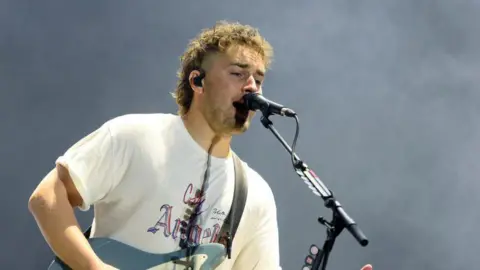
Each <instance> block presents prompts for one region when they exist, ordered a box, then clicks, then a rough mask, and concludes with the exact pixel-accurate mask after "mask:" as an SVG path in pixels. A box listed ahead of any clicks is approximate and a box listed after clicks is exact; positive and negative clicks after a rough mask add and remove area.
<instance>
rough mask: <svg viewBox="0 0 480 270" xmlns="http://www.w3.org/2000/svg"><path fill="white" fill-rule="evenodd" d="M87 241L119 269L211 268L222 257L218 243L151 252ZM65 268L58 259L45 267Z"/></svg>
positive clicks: (103, 240)
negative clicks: (188, 263)
mask: <svg viewBox="0 0 480 270" xmlns="http://www.w3.org/2000/svg"><path fill="white" fill-rule="evenodd" d="M88 241H89V243H90V245H91V246H92V248H93V250H94V251H95V253H96V254H97V255H98V256H99V257H100V259H102V261H103V262H105V263H107V264H109V265H111V266H113V267H115V268H117V269H121V270H130V269H132V270H146V269H151V270H153V269H155V270H157V269H159V270H160V269H162V270H163V269H169V270H180V269H182V270H183V269H194V270H197V269H198V270H211V269H215V268H216V267H217V266H218V265H220V264H221V263H222V262H223V260H224V259H225V257H226V252H225V247H224V246H223V245H222V244H218V243H210V244H202V245H198V246H195V247H191V248H186V249H182V250H178V251H174V252H170V253H164V254H154V253H148V252H144V251H141V250H139V249H136V248H134V247H131V246H129V245H126V244H123V243H121V242H119V241H116V240H113V239H110V238H90V239H88ZM188 260H189V261H188ZM187 262H190V267H191V268H188V267H187V266H188V265H187ZM192 262H193V263H192ZM66 269H71V268H70V267H68V266H67V265H65V264H64V263H63V262H61V261H59V260H54V261H53V262H52V263H51V264H50V266H49V267H48V270H66Z"/></svg>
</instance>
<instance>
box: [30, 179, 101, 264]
mask: <svg viewBox="0 0 480 270" xmlns="http://www.w3.org/2000/svg"><path fill="white" fill-rule="evenodd" d="M47 177H48V176H47ZM49 180H50V179H47V181H46V182H47V183H48V182H49ZM51 181H55V180H51ZM52 184H53V185H55V187H54V188H53V189H43V190H42V187H39V189H40V190H38V191H37V192H34V194H33V195H32V197H31V198H30V201H29V209H30V212H31V213H32V214H33V216H34V217H35V220H36V222H37V224H38V227H39V228H40V230H41V232H42V234H43V236H44V238H45V240H46V241H47V243H48V244H49V245H50V247H51V249H52V250H53V252H54V253H55V254H56V255H57V256H58V257H59V258H60V259H62V261H63V262H65V263H66V264H67V265H69V266H70V267H71V268H72V269H99V266H100V265H102V262H101V261H100V259H99V258H98V257H97V256H96V255H95V253H94V252H93V250H92V248H91V247H90V245H89V243H88V241H87V240H86V238H85V236H84V235H83V233H82V231H81V230H80V227H79V225H78V221H77V219H76V217H75V214H74V210H73V208H72V206H71V205H70V203H69V201H68V197H67V194H66V191H65V187H64V186H63V184H62V182H61V181H55V183H52Z"/></svg>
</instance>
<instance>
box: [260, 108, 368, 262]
mask: <svg viewBox="0 0 480 270" xmlns="http://www.w3.org/2000/svg"><path fill="white" fill-rule="evenodd" d="M262 113H263V116H262V117H261V119H260V121H261V123H262V124H263V126H264V127H265V128H267V129H269V130H270V131H271V132H272V133H273V135H275V137H276V138H277V139H278V140H279V141H280V143H281V144H282V145H283V146H284V147H285V149H286V150H287V152H289V153H290V154H291V155H292V156H293V157H294V160H295V161H294V169H295V172H296V173H297V174H298V176H299V177H300V178H302V179H303V180H304V181H305V183H306V184H307V185H308V186H309V188H310V189H311V190H312V191H313V193H314V194H315V195H317V196H320V197H321V198H322V199H323V201H324V206H325V207H327V208H328V209H331V210H332V220H331V221H327V220H326V219H324V218H323V217H319V218H318V222H319V223H320V224H322V225H324V226H325V227H326V228H327V236H326V239H325V242H324V244H323V248H322V249H321V250H319V253H318V254H317V255H316V256H315V258H314V260H313V262H312V264H311V267H310V269H314V270H318V269H322V270H325V269H326V267H327V262H328V258H329V255H330V252H331V251H332V249H333V245H334V243H335V240H336V238H337V236H338V235H340V233H341V232H342V231H343V229H345V228H346V229H347V230H348V231H349V232H350V233H351V234H352V235H353V237H354V238H355V239H356V240H357V241H358V242H359V243H360V245H361V246H366V245H368V239H367V238H366V237H365V235H364V234H363V232H362V231H361V230H360V228H358V226H357V224H356V223H355V221H354V220H353V219H352V218H351V217H350V216H349V215H348V214H347V213H346V212H345V210H344V209H343V208H342V205H341V204H340V203H339V202H338V201H337V200H336V199H335V197H334V196H333V192H332V191H331V190H329V189H328V188H327V187H326V186H325V184H324V183H323V182H322V181H321V180H320V178H319V177H318V176H317V175H316V173H315V172H314V171H313V170H312V169H310V168H309V167H308V166H307V164H306V163H305V162H303V161H302V160H301V159H300V158H299V157H298V156H297V155H296V154H295V153H293V152H292V148H291V147H290V146H289V145H288V143H287V142H286V141H285V140H284V139H283V138H282V136H281V135H280V134H279V133H278V131H277V130H276V129H275V127H274V126H273V123H272V121H271V120H270V119H269V118H268V117H269V116H270V115H271V114H270V113H269V112H268V111H267V110H263V111H262ZM297 121H298V119H297ZM297 124H298V123H297Z"/></svg>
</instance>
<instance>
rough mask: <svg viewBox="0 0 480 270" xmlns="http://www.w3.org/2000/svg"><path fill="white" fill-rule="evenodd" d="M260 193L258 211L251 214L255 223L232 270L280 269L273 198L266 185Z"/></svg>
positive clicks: (275, 211)
mask: <svg viewBox="0 0 480 270" xmlns="http://www.w3.org/2000/svg"><path fill="white" fill-rule="evenodd" d="M265 184H266V183H265ZM249 192H250V190H249ZM255 193H256V192H255ZM261 195H263V198H262V200H261V202H262V203H261V205H260V207H259V208H258V211H255V212H256V214H255V215H254V216H252V220H255V224H252V225H253V226H252V227H251V232H252V233H251V234H250V240H249V241H248V242H247V243H245V245H244V247H242V250H241V251H240V253H239V255H238V257H237V259H236V260H235V263H234V266H233V269H234V270H240V269H241V270H247V269H248V270H250V269H252V270H253V269H258V270H260V269H262V270H278V269H281V267H280V245H279V235H278V222H277V208H276V204H275V199H274V196H273V193H272V191H271V189H270V188H269V187H268V186H267V187H265V188H263V192H261Z"/></svg>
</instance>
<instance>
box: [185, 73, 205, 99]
mask: <svg viewBox="0 0 480 270" xmlns="http://www.w3.org/2000/svg"><path fill="white" fill-rule="evenodd" d="M204 76H205V74H204V73H202V72H200V71H199V70H192V72H190V75H189V76H188V81H189V82H190V87H191V88H192V89H193V91H194V92H197V93H199V94H201V93H203V77H204Z"/></svg>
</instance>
